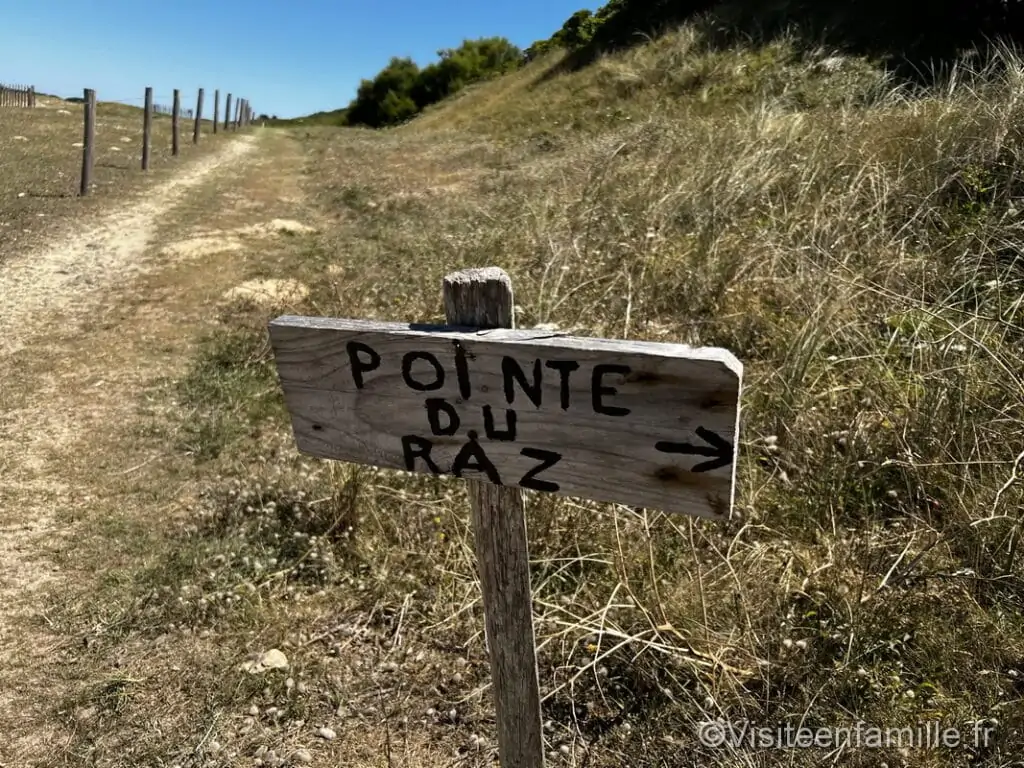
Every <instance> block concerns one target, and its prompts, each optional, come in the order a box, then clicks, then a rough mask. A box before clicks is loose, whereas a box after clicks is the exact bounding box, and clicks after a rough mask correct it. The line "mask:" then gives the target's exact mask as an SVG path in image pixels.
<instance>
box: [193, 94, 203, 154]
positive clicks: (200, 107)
mask: <svg viewBox="0 0 1024 768" xmlns="http://www.w3.org/2000/svg"><path fill="white" fill-rule="evenodd" d="M202 119H203V89H202V88H200V89H199V97H198V98H197V99H196V127H195V128H194V129H193V131H192V143H193V144H198V143H199V128H200V126H199V123H200V121H201V120H202Z"/></svg>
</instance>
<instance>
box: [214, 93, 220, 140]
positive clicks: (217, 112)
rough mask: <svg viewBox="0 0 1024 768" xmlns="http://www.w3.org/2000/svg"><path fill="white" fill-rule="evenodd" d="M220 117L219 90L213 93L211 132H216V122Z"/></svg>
mask: <svg viewBox="0 0 1024 768" xmlns="http://www.w3.org/2000/svg"><path fill="white" fill-rule="evenodd" d="M219 115H220V88H218V89H216V90H215V91H214V92H213V132H214V133H216V132H217V122H218V117H219Z"/></svg>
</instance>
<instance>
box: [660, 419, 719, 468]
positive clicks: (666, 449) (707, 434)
mask: <svg viewBox="0 0 1024 768" xmlns="http://www.w3.org/2000/svg"><path fill="white" fill-rule="evenodd" d="M697 437H700V438H703V439H704V441H705V442H707V446H703V445H693V444H692V443H671V442H668V441H666V440H661V441H659V442H657V443H655V444H654V449H655V450H656V451H661V452H662V453H682V454H685V455H688V456H708V457H711V458H712V461H702V462H701V463H700V464H698V465H696V466H695V467H694V468H693V469H692V470H690V471H691V472H710V471H711V470H712V469H718V468H719V467H727V466H729V465H730V464H732V445H731V444H730V443H729V442H728V441H727V440H723V439H722V438H721V437H719V436H718V435H717V434H715V433H714V432H712V431H711V430H710V429H704V427H697Z"/></svg>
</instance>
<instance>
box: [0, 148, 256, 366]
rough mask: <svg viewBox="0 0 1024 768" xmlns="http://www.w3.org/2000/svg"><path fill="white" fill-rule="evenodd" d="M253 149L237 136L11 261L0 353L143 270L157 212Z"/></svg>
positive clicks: (0, 283) (2, 272) (2, 298)
mask: <svg viewBox="0 0 1024 768" xmlns="http://www.w3.org/2000/svg"><path fill="white" fill-rule="evenodd" d="M255 146H256V140H255V139H254V137H252V136H244V137H241V138H238V139H236V140H234V141H232V142H231V143H230V144H228V145H226V146H225V147H224V148H223V149H222V150H221V151H220V152H218V153H217V154H216V155H213V156H212V157H209V158H205V159H204V160H202V161H200V162H199V163H197V164H196V165H195V166H194V167H192V168H190V169H188V170H186V171H184V172H183V173H181V174H179V175H178V176H176V177H175V178H173V179H171V180H170V181H168V182H165V183H164V184H163V185H162V186H160V187H157V188H156V189H155V190H152V191H151V192H150V193H149V194H148V195H147V196H146V197H145V198H144V199H142V200H141V201H139V202H137V203H134V204H133V205H132V206H131V207H130V208H129V209H128V210H124V211H115V212H113V213H110V214H107V215H106V216H105V217H104V218H103V219H102V220H101V221H100V222H99V223H97V224H95V225H93V226H91V227H89V228H88V229H86V230H85V231H82V232H78V231H75V232H71V233H68V234H66V235H64V236H63V237H62V238H60V239H59V240H58V241H57V242H55V243H53V244H52V245H50V246H49V247H46V248H43V249H41V250H40V251H37V252H34V253H26V254H23V255H21V256H19V257H16V258H14V259H11V260H10V261H9V262H6V263H5V264H4V265H3V267H2V268H0V356H3V355H9V354H11V353H12V352H15V351H17V350H18V349H20V348H21V347H22V346H23V345H24V344H25V340H26V339H27V337H28V336H30V335H31V333H32V331H33V330H34V329H36V328H38V327H39V326H40V325H41V324H44V323H46V322H48V320H49V319H50V317H51V316H52V313H53V312H55V311H57V312H67V311H69V310H74V309H75V308H76V307H78V306H80V305H81V304H82V303H83V302H86V301H88V299H89V298H90V297H89V296H88V294H89V293H90V292H91V291H95V290H100V289H102V288H103V287H104V286H106V285H110V284H111V283H113V282H116V281H119V280H123V279H125V278H127V277H130V276H131V275H132V274H135V273H138V272H139V271H140V270H141V269H143V268H144V265H143V263H142V262H141V261H140V258H139V257H140V256H141V255H142V254H144V253H145V251H146V249H147V248H148V247H149V246H150V244H151V241H152V237H153V233H154V231H155V229H156V224H157V222H158V221H159V219H160V216H161V215H162V214H164V213H165V212H166V211H167V210H168V209H169V208H170V207H172V206H173V205H174V204H175V203H177V202H178V201H180V200H181V198H182V197H183V196H184V195H185V194H186V193H187V192H188V191H189V190H190V189H192V188H194V187H195V186H197V185H198V184H200V183H202V182H203V181H205V180H206V179H207V178H208V177H209V176H210V174H212V173H213V172H215V171H217V170H218V169H220V168H222V167H224V166H226V165H230V164H231V163H233V162H235V161H237V160H239V159H240V158H241V157H242V156H244V155H246V154H248V153H249V152H251V151H252V150H253V148H254V147H255Z"/></svg>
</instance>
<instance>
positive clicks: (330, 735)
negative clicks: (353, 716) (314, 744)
mask: <svg viewBox="0 0 1024 768" xmlns="http://www.w3.org/2000/svg"><path fill="white" fill-rule="evenodd" d="M316 735H317V736H319V737H320V738H321V739H325V740H327V741H331V740H332V739H334V738H337V736H338V734H337V733H336V732H335V731H334V729H333V728H328V727H327V726H326V725H325V726H324V727H323V728H318V729H317V732H316Z"/></svg>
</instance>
